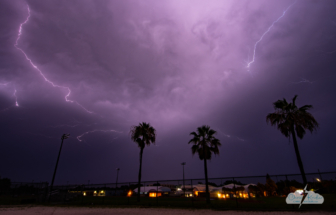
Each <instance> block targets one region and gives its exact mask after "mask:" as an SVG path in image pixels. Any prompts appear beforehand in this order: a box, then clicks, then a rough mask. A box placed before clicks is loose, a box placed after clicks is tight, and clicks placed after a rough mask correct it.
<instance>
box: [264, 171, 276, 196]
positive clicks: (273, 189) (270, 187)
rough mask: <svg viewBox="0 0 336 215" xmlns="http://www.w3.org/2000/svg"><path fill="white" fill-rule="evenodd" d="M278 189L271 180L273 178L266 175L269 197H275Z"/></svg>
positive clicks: (266, 187)
mask: <svg viewBox="0 0 336 215" xmlns="http://www.w3.org/2000/svg"><path fill="white" fill-rule="evenodd" d="M277 188H278V186H277V185H276V184H275V182H274V181H273V180H272V179H271V177H270V176H269V175H268V174H267V175H266V184H265V189H266V191H267V192H268V193H269V195H271V196H275V195H276V190H277Z"/></svg>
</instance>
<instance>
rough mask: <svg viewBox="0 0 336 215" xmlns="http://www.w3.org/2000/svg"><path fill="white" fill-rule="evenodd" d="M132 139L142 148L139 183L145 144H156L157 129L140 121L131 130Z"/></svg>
mask: <svg viewBox="0 0 336 215" xmlns="http://www.w3.org/2000/svg"><path fill="white" fill-rule="evenodd" d="M130 134H131V139H132V140H133V141H134V142H135V143H137V145H138V147H139V148H140V167H139V177H138V184H139V185H140V182H141V167H142V154H143V150H144V148H145V146H146V145H147V146H149V145H150V144H151V143H152V144H155V139H156V130H155V129H154V128H153V127H152V126H151V125H150V124H149V123H145V122H143V123H139V125H138V126H136V125H134V126H132V127H131V130H130ZM138 202H140V186H139V187H138Z"/></svg>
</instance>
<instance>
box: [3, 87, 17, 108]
mask: <svg viewBox="0 0 336 215" xmlns="http://www.w3.org/2000/svg"><path fill="white" fill-rule="evenodd" d="M8 84H10V82H9V83H0V86H7V85H8ZM16 92H17V91H16V88H15V86H14V93H13V96H14V97H15V106H16V107H19V103H18V99H17V96H16ZM13 106H14V105H12V106H10V107H8V108H5V109H3V110H1V112H2V111H5V110H8V109H9V108H11V107H13Z"/></svg>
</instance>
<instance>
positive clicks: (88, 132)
mask: <svg viewBox="0 0 336 215" xmlns="http://www.w3.org/2000/svg"><path fill="white" fill-rule="evenodd" d="M94 132H104V133H107V132H115V133H122V132H120V131H116V130H92V131H87V132H85V133H83V134H81V135H79V136H77V140H78V141H79V142H82V141H83V140H81V139H80V138H82V137H83V136H84V135H86V134H90V133H94Z"/></svg>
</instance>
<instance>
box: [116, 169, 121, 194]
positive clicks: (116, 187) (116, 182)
mask: <svg viewBox="0 0 336 215" xmlns="http://www.w3.org/2000/svg"><path fill="white" fill-rule="evenodd" d="M119 170H120V168H117V180H116V190H115V195H116V196H117V186H118V175H119Z"/></svg>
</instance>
